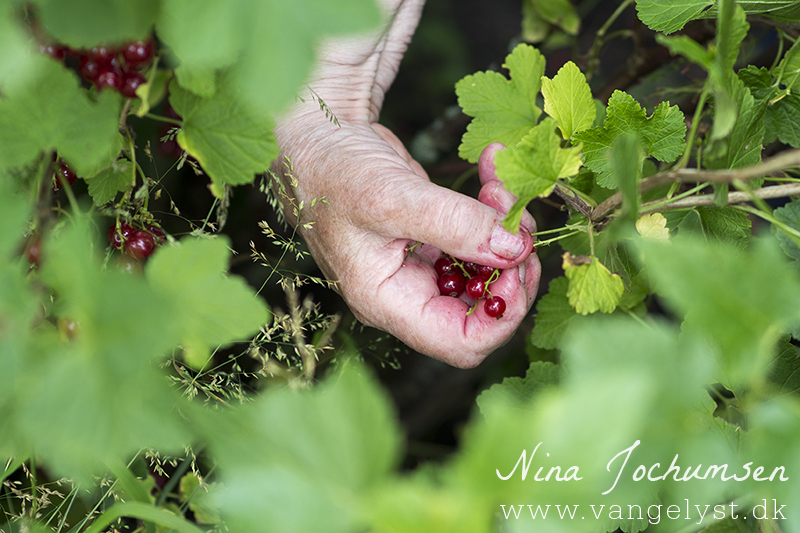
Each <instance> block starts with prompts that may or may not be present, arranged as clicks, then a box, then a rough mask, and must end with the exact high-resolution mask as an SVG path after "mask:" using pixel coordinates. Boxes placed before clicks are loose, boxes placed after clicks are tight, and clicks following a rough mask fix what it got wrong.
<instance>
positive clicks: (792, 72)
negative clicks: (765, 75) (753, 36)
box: [772, 41, 800, 91]
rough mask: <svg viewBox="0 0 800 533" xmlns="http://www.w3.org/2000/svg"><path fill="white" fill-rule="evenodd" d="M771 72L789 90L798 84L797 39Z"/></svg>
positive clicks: (799, 79)
mask: <svg viewBox="0 0 800 533" xmlns="http://www.w3.org/2000/svg"><path fill="white" fill-rule="evenodd" d="M772 74H773V75H774V76H775V77H776V78H777V79H778V83H780V84H782V85H784V86H785V87H786V89H787V90H789V91H791V90H792V89H794V88H795V87H797V86H798V85H800V44H798V42H797V41H795V42H794V44H793V45H792V47H791V48H789V50H787V51H786V53H785V54H784V55H783V58H781V62H780V63H778V66H777V67H775V69H774V70H773V71H772Z"/></svg>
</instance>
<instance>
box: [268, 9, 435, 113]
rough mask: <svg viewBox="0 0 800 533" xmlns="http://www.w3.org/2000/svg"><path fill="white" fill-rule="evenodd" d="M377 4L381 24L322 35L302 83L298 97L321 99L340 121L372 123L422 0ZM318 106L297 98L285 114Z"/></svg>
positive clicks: (392, 79) (412, 27)
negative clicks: (346, 33) (352, 32)
mask: <svg viewBox="0 0 800 533" xmlns="http://www.w3.org/2000/svg"><path fill="white" fill-rule="evenodd" d="M378 3H379V4H380V6H381V7H382V9H383V11H384V14H385V18H384V21H385V22H384V23H383V25H382V26H381V28H379V29H377V30H374V31H371V32H366V33H362V34H358V35H349V36H345V37H330V38H326V39H324V40H323V41H322V43H321V44H320V45H319V47H318V50H317V61H316V63H315V68H314V70H313V71H312V73H311V75H310V77H309V81H308V82H307V84H306V85H307V87H306V88H304V89H303V91H301V97H302V98H303V100H306V101H308V100H309V99H311V100H318V99H322V100H323V101H324V102H325V104H326V105H327V106H328V107H329V108H330V110H331V111H332V112H333V114H334V115H335V116H336V117H337V119H338V120H340V121H342V122H352V121H360V122H367V123H373V122H377V120H378V115H379V113H380V109H381V106H382V105H383V98H384V95H385V93H386V91H388V89H389V86H390V85H391V84H392V82H393V81H394V78H395V76H396V74H397V70H398V68H399V66H400V61H401V60H402V57H403V54H404V53H405V51H406V49H407V47H408V43H409V42H410V41H411V37H412V36H413V34H414V31H415V29H416V27H417V24H418V22H419V18H420V16H421V14H422V8H423V5H424V3H425V0H379V1H378ZM318 107H319V106H315V105H311V106H304V105H303V103H302V102H301V101H300V102H298V104H297V105H295V106H294V108H293V109H291V110H290V111H289V112H288V113H287V114H286V115H288V116H291V117H293V118H296V117H297V115H298V114H300V115H303V114H305V112H308V111H314V109H315V108H318ZM317 113H319V111H318V109H317ZM279 121H281V118H279Z"/></svg>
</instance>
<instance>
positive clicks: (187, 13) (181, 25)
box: [157, 0, 249, 98]
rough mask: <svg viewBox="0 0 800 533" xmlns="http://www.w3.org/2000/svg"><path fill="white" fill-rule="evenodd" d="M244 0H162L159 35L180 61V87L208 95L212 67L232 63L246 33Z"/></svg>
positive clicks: (177, 72) (211, 90)
mask: <svg viewBox="0 0 800 533" xmlns="http://www.w3.org/2000/svg"><path fill="white" fill-rule="evenodd" d="M246 12H247V10H246V9H245V4H243V3H240V2H220V1H219V0H164V2H163V7H162V10H161V14H160V16H159V19H158V24H157V28H158V35H159V37H160V38H161V39H162V40H163V41H164V43H165V44H167V45H168V46H169V47H170V51H171V53H172V54H174V56H175V57H176V58H177V60H178V61H179V63H180V64H179V66H178V67H177V68H176V69H175V75H176V76H177V78H178V82H179V84H180V86H181V87H183V88H184V89H188V90H190V91H192V92H193V93H195V94H197V95H199V96H203V97H206V98H208V97H211V96H213V94H214V92H215V90H216V80H215V70H216V69H219V68H222V67H227V66H230V65H232V64H233V63H234V62H235V60H236V57H237V54H238V53H239V52H240V50H242V48H243V47H244V43H245V42H246V39H247V37H248V34H247V32H248V30H249V25H248V23H247V15H246Z"/></svg>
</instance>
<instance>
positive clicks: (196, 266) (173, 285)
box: [145, 238, 268, 353]
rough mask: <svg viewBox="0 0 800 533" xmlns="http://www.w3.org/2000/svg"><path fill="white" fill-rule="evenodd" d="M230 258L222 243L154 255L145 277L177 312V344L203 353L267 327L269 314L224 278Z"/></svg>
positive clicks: (201, 242)
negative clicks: (179, 314)
mask: <svg viewBox="0 0 800 533" xmlns="http://www.w3.org/2000/svg"><path fill="white" fill-rule="evenodd" d="M229 257H230V252H229V250H228V246H227V242H226V241H225V240H224V239H222V238H218V239H184V240H183V241H181V243H180V245H179V246H173V247H164V248H161V249H159V250H158V251H157V252H156V253H155V254H153V257H151V258H150V260H149V261H148V264H147V269H146V271H145V275H146V277H147V280H148V282H149V283H150V285H151V286H153V287H154V288H155V289H156V290H157V291H159V292H160V293H161V294H164V295H165V296H168V297H169V298H170V299H171V300H172V301H173V302H174V304H175V305H176V306H177V307H178V308H179V309H182V310H183V312H182V313H181V316H180V317H178V318H181V319H182V320H175V322H177V323H178V324H179V327H180V328H181V330H182V333H181V342H182V343H184V344H186V345H187V347H189V348H190V349H195V350H197V351H199V352H203V349H204V348H205V352H203V353H207V351H208V349H209V348H214V347H216V346H217V345H221V344H228V343H231V342H235V341H239V340H243V339H246V338H247V337H248V336H249V335H252V334H253V333H255V332H256V331H258V328H259V327H261V326H263V325H264V324H265V323H266V322H267V318H268V311H267V309H266V307H265V305H264V303H263V302H262V301H261V300H260V299H259V298H258V297H257V296H256V295H255V294H254V292H253V290H252V289H250V288H249V287H248V286H247V284H246V283H245V281H244V280H242V279H241V278H238V277H227V276H226V275H225V272H226V270H227V266H228V260H229Z"/></svg>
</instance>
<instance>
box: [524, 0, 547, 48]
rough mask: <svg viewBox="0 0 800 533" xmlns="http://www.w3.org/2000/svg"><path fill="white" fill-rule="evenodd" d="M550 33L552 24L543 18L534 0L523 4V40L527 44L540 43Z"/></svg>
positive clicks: (527, 0)
mask: <svg viewBox="0 0 800 533" xmlns="http://www.w3.org/2000/svg"><path fill="white" fill-rule="evenodd" d="M548 33H550V24H548V23H547V21H546V20H544V19H543V18H542V16H541V15H540V14H539V12H538V11H536V5H535V4H534V0H525V1H524V2H523V3H522V39H523V40H524V41H525V42H526V43H540V42H542V41H544V39H545V37H547V34H548Z"/></svg>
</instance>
